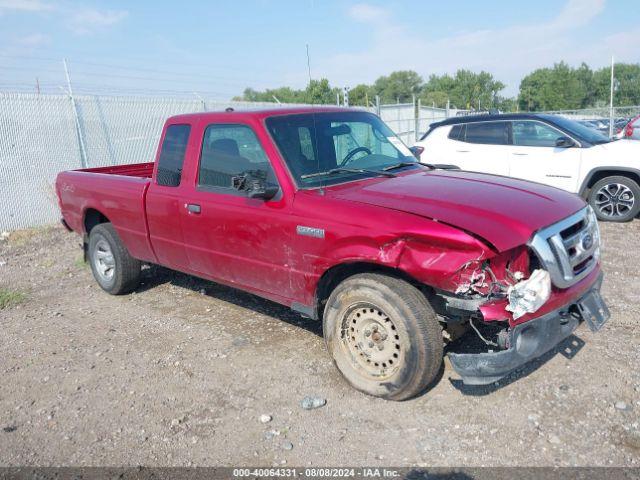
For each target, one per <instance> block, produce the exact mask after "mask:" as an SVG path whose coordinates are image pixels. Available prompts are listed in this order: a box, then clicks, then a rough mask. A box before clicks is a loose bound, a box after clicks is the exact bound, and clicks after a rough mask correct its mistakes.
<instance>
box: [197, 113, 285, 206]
mask: <svg viewBox="0 0 640 480" xmlns="http://www.w3.org/2000/svg"><path fill="white" fill-rule="evenodd" d="M245 174H251V175H256V176H260V177H262V178H265V179H266V181H267V184H271V185H276V184H277V182H276V180H275V175H274V173H273V169H272V168H271V164H270V163H269V159H268V158H267V155H266V154H265V152H264V150H263V149H262V145H260V142H259V141H258V138H257V137H256V135H255V133H254V132H253V130H252V129H251V128H250V127H248V126H246V125H226V124H225V125H221V124H213V125H209V126H208V127H207V128H206V130H205V133H204V139H203V142H202V151H201V154H200V165H199V168H198V187H202V188H205V189H215V190H220V191H224V192H226V193H231V194H238V195H244V193H242V192H239V191H237V190H236V189H234V188H233V184H234V177H239V176H241V175H245Z"/></svg>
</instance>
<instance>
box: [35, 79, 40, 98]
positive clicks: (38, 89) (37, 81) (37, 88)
mask: <svg viewBox="0 0 640 480" xmlns="http://www.w3.org/2000/svg"><path fill="white" fill-rule="evenodd" d="M36 93H37V94H38V95H40V80H38V77H36Z"/></svg>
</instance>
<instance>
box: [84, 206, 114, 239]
mask: <svg viewBox="0 0 640 480" xmlns="http://www.w3.org/2000/svg"><path fill="white" fill-rule="evenodd" d="M101 223H109V219H108V218H107V217H106V216H105V215H103V214H102V213H101V212H99V211H98V210H96V209H94V208H89V209H88V210H87V211H86V212H85V214H84V231H85V233H86V234H87V235H89V233H91V230H92V229H93V227H95V226H96V225H100V224H101Z"/></svg>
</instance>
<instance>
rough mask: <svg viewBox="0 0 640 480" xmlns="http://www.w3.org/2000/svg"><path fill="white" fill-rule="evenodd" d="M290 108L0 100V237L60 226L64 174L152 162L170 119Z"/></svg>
mask: <svg viewBox="0 0 640 480" xmlns="http://www.w3.org/2000/svg"><path fill="white" fill-rule="evenodd" d="M288 106H293V105H287V104H275V103H254V102H221V101H216V100H207V99H193V100H190V99H164V98H163V99H158V98H141V97H138V98H136V97H98V96H77V97H74V98H73V102H72V100H71V99H70V97H69V96H68V95H36V94H18V93H0V231H5V230H16V229H20V228H27V227H34V226H38V225H44V224H50V223H54V222H56V221H57V220H58V218H59V216H60V213H59V211H58V205H57V199H56V195H55V187H54V185H55V178H56V175H57V174H58V172H60V171H63V170H71V169H77V168H83V167H98V166H106V165H122V164H128V163H138V162H148V161H151V160H152V159H153V156H154V154H155V151H156V147H157V143H158V140H159V138H160V134H161V132H162V126H163V124H164V121H165V120H166V119H167V117H169V116H171V115H177V114H180V113H188V112H198V111H213V110H224V109H225V108H227V107H233V108H234V109H235V110H248V109H259V108H276V107H288ZM295 106H300V105H295Z"/></svg>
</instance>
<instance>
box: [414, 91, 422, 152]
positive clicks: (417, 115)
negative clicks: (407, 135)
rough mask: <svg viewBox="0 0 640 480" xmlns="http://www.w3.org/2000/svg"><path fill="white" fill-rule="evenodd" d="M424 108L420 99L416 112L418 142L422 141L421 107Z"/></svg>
mask: <svg viewBox="0 0 640 480" xmlns="http://www.w3.org/2000/svg"><path fill="white" fill-rule="evenodd" d="M413 98H414V108H415V97H413ZM421 106H422V100H421V99H418V108H417V109H416V110H415V112H416V124H415V127H416V140H415V141H416V142H417V141H418V140H420V107H421Z"/></svg>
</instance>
